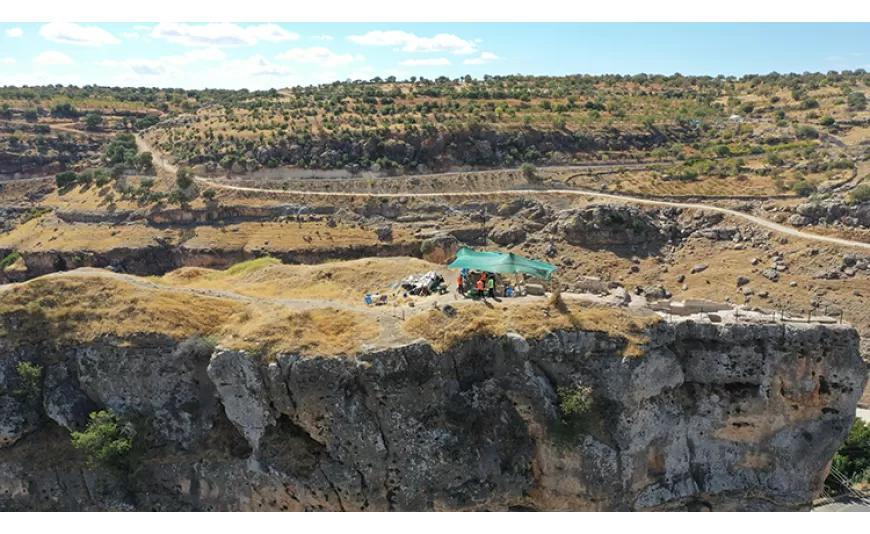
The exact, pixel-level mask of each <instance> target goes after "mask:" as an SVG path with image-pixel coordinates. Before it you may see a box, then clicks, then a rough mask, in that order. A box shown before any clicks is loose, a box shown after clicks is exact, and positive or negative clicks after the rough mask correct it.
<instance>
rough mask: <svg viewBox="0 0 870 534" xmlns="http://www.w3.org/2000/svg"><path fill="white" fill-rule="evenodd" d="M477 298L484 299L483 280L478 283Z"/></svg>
mask: <svg viewBox="0 0 870 534" xmlns="http://www.w3.org/2000/svg"><path fill="white" fill-rule="evenodd" d="M477 296H478V297H483V296H484V295H483V279H482V278H481V279H480V280H478V281H477Z"/></svg>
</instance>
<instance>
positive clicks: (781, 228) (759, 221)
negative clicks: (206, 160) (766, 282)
mask: <svg viewBox="0 0 870 534" xmlns="http://www.w3.org/2000/svg"><path fill="white" fill-rule="evenodd" d="M136 144H137V146H138V147H139V149H140V150H144V151H151V148H150V146H148V144H147V143H146V142H145V140H144V139H142V138H141V137H139V136H136ZM151 153H152V154H153V156H154V161H155V163H157V164H158V165H160V166H161V167H163V168H164V169H166V170H169V171H172V172H174V171H175V170H176V167H175V166H173V165H170V164H169V163H167V162H166V161H165V160H164V158H163V157H162V156H160V155H159V154H158V153H156V152H154V151H151ZM195 178H196V180H197V181H199V182H201V183H204V184H207V185H209V186H211V187H216V188H221V189H229V190H233V191H246V192H255V193H274V194H281V195H297V196H302V195H307V196H320V197H373V198H410V197H414V198H445V197H477V196H480V195H483V194H486V195H523V196H536V195H575V196H583V197H596V198H604V199H609V200H616V201H619V202H629V203H633V204H644V205H648V206H664V207H674V208H683V209H700V210H707V211H715V212H719V213H723V214H726V215H730V216H732V217H737V218H740V219H744V220H746V221H749V222H751V223H753V224H756V225H758V226H761V227H762V228H767V229H769V230H773V231H774V232H778V233H781V234H785V235H789V236H793V237H798V238H802V239H808V240H810V241H818V242H822V243H831V244H834V245H840V246H846V247H855V248H862V249H868V250H870V243H865V242H862V241H852V240H849V239H840V238H838V237H829V236H825V235H819V234H813V233H810V232H804V231H802V230H797V229H795V228H791V227H788V226H785V225H782V224H779V223H775V222H773V221H769V220H767V219H763V218H761V217H756V216H755V215H749V214H748V213H743V212H740V211H736V210H731V209H727V208H721V207H718V206H712V205H709V204H694V203H688V202H671V201H666V200H649V199H645V198H637V197H632V196H628V195H614V194H611V193H601V192H598V191H590V190H585V189H502V190H495V191H486V192H456V193H339V192H332V191H304V190H302V191H300V190H284V189H262V188H258V187H243V186H235V185H227V184H222V183H220V182H215V181H214V180H210V179H208V178H203V177H201V176H195ZM571 178H573V177H569V178H568V180H570V179H571ZM722 200H728V199H727V198H723V199H722Z"/></svg>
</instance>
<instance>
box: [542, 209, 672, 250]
mask: <svg viewBox="0 0 870 534" xmlns="http://www.w3.org/2000/svg"><path fill="white" fill-rule="evenodd" d="M546 231H547V232H549V233H551V234H554V235H556V236H559V237H561V238H562V239H564V240H565V241H566V242H568V243H570V244H572V245H577V246H582V247H603V246H612V245H617V246H618V245H636V244H640V243H650V242H656V241H663V240H666V239H667V236H666V235H665V234H664V233H663V231H662V230H661V229H660V228H659V227H658V226H657V225H656V224H655V222H654V220H653V219H652V217H650V215H648V214H647V213H646V212H644V211H643V210H641V209H639V208H636V207H634V206H629V205H622V204H590V205H588V206H584V207H582V208H577V209H571V210H564V211H561V212H559V213H558V214H556V220H555V221H553V222H552V223H550V225H549V226H548V227H547V229H546Z"/></svg>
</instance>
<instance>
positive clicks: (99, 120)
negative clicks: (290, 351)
mask: <svg viewBox="0 0 870 534" xmlns="http://www.w3.org/2000/svg"><path fill="white" fill-rule="evenodd" d="M101 124H103V116H102V115H100V114H99V113H88V114H87V115H86V116H85V126H86V127H87V129H88V130H91V131H93V130H96V129H98V128H99V127H100V125H101Z"/></svg>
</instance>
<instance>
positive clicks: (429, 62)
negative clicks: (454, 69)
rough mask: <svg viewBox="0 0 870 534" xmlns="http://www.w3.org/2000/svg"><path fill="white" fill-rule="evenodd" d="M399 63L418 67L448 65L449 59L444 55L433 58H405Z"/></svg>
mask: <svg viewBox="0 0 870 534" xmlns="http://www.w3.org/2000/svg"><path fill="white" fill-rule="evenodd" d="M399 64H400V65H406V66H408V67H420V66H424V65H426V66H434V65H449V64H450V60H449V59H447V58H446V57H439V58H434V59H406V60H405V61H401V62H399Z"/></svg>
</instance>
